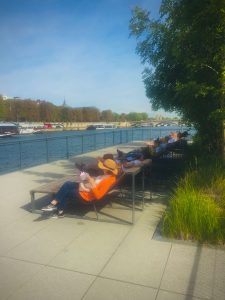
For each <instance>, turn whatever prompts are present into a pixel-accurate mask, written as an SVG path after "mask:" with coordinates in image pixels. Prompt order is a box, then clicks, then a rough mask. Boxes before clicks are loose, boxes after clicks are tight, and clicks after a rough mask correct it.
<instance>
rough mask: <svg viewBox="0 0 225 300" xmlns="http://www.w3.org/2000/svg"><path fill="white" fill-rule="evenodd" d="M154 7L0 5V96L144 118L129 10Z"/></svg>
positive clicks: (50, 1)
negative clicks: (94, 108) (42, 100)
mask: <svg viewBox="0 0 225 300" xmlns="http://www.w3.org/2000/svg"><path fill="white" fill-rule="evenodd" d="M135 5H140V6H142V7H143V8H146V9H148V10H150V11H151V13H152V16H154V17H157V14H158V10H159V6H160V0H148V1H147V0H136V1H133V0H80V1H76V0H0V41H1V47H0V94H3V95H7V96H12V97H14V96H19V97H21V98H32V99H45V100H47V101H50V102H52V103H54V104H56V105H61V104H62V103H63V100H64V98H65V100H66V103H67V104H68V105H69V106H71V107H81V106H95V107H97V108H99V109H100V110H105V109H111V110H112V111H114V112H118V113H122V112H124V113H128V112H134V111H135V112H147V113H148V114H151V106H150V104H149V100H148V99H147V98H146V96H145V88H144V84H143V82H142V75H141V74H142V71H143V68H144V67H143V65H141V62H140V58H139V57H138V55H137V54H136V53H135V47H136V40H135V39H134V38H129V28H128V26H129V20H130V17H131V10H132V8H134V7H135Z"/></svg>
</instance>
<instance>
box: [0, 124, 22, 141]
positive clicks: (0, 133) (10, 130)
mask: <svg viewBox="0 0 225 300" xmlns="http://www.w3.org/2000/svg"><path fill="white" fill-rule="evenodd" d="M18 133H19V130H18V126H17V125H16V124H14V123H10V122H0V138H3V137H10V136H13V135H16V134H18Z"/></svg>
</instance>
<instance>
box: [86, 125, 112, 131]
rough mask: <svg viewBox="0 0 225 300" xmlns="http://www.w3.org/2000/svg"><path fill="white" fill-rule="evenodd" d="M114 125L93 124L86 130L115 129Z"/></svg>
mask: <svg viewBox="0 0 225 300" xmlns="http://www.w3.org/2000/svg"><path fill="white" fill-rule="evenodd" d="M115 128H116V125H114V124H93V125H90V126H88V127H87V128H86V130H101V129H115Z"/></svg>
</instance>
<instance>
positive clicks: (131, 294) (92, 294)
mask: <svg viewBox="0 0 225 300" xmlns="http://www.w3.org/2000/svg"><path fill="white" fill-rule="evenodd" d="M103 287H104V288H103ZM156 294H157V290H156V289H152V288H148V287H143V286H139V285H135V284H130V283H127V282H121V281H116V280H110V279H105V278H98V279H97V280H96V281H95V282H94V284H93V285H92V286H91V288H90V289H89V290H88V292H87V294H86V295H85V296H84V298H83V299H84V300H124V299H129V300H137V299H138V300H155V299H156Z"/></svg>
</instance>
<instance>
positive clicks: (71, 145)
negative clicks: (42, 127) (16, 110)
mask: <svg viewBox="0 0 225 300" xmlns="http://www.w3.org/2000/svg"><path fill="white" fill-rule="evenodd" d="M170 132H171V128H170V129H166V128H165V129H161V128H160V129H157V128H130V129H116V130H112V131H111V130H110V131H101V132H99V131H91V132H84V133H83V134H80V132H79V134H78V133H76V134H74V135H73V134H71V135H68V134H67V132H66V131H65V135H63V136H58V137H49V136H48V137H44V136H43V137H41V138H40V137H37V138H33V137H32V139H30V140H28V139H26V140H21V139H20V140H17V141H13V142H11V141H10V142H8V141H7V142H6V141H4V142H1V143H0V173H1V174H3V173H7V172H11V171H15V170H20V169H25V168H28V167H31V166H35V165H40V164H44V163H48V162H52V161H56V160H60V159H69V158H70V157H72V156H76V155H79V154H83V153H88V152H91V151H95V150H98V149H103V148H107V147H110V146H114V145H119V144H125V143H128V142H131V141H137V140H143V141H144V140H151V139H154V138H157V137H161V136H165V135H167V134H169V133H170Z"/></svg>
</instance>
